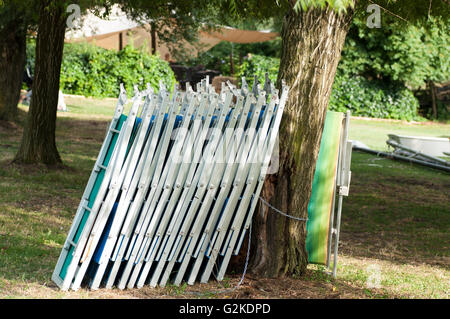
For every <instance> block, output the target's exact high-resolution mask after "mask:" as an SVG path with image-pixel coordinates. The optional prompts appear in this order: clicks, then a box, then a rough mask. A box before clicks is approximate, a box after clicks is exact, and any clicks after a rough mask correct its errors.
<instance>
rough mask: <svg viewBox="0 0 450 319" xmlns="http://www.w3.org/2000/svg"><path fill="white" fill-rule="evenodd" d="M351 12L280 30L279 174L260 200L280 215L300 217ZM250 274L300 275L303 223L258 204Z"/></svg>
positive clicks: (292, 20) (309, 15)
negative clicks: (283, 94) (283, 99)
mask: <svg viewBox="0 0 450 319" xmlns="http://www.w3.org/2000/svg"><path fill="white" fill-rule="evenodd" d="M352 16H353V12H351V10H349V11H347V12H346V13H342V14H338V13H337V12H335V11H333V10H331V9H329V8H325V9H320V8H319V9H309V10H308V11H299V12H295V11H294V10H293V9H292V7H291V9H290V10H289V11H288V13H287V14H286V16H285V19H284V22H283V28H282V34H281V36H282V53H281V61H280V70H279V74H278V80H277V86H278V87H281V80H282V79H283V80H285V82H286V84H287V85H288V86H289V87H290V92H289V97H288V101H287V104H286V108H285V111H284V115H283V120H282V122H281V125H280V131H279V142H280V154H279V171H278V173H277V174H276V175H270V176H268V177H267V178H266V182H265V184H264V188H263V191H262V194H261V195H262V196H263V198H264V199H265V200H266V201H268V202H269V203H270V204H271V205H273V206H274V207H277V208H278V209H280V210H281V211H284V212H285V213H287V214H289V215H292V216H296V217H300V218H306V217H307V215H308V205H309V200H310V196H311V188H312V181H313V177H314V170H315V164H316V160H317V156H318V153H319V148H320V139H321V136H322V130H323V125H324V119H325V114H326V111H327V108H328V103H329V99H330V93H331V88H332V85H333V82H334V76H335V73H336V68H337V65H338V62H339V60H340V55H341V50H342V47H343V45H344V41H345V37H346V34H347V32H348V29H349V26H350V22H351V20H352ZM253 224H254V226H255V227H254V228H255V229H254V231H253V234H252V235H253V236H252V246H253V249H252V255H251V256H252V259H251V260H250V269H251V272H252V273H253V274H255V275H258V276H263V277H281V276H283V275H293V274H297V275H301V274H302V273H303V272H304V271H305V269H306V266H307V264H308V256H307V252H306V247H305V243H306V222H304V221H297V220H294V219H289V218H286V217H284V216H281V215H279V214H277V213H276V212H274V211H272V210H271V209H269V208H268V207H266V206H263V205H261V204H260V205H259V207H258V209H257V211H256V212H255V216H254V222H253Z"/></svg>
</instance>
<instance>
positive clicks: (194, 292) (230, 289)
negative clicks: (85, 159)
mask: <svg viewBox="0 0 450 319" xmlns="http://www.w3.org/2000/svg"><path fill="white" fill-rule="evenodd" d="M254 196H255V195H253V197H254ZM259 199H260V200H261V202H263V204H265V205H266V206H268V207H269V208H271V209H273V210H274V211H275V212H277V213H278V214H280V215H283V216H285V217H288V218H291V219H295V220H298V221H307V220H308V218H300V217H296V216H292V215H288V214H286V213H283V212H282V211H281V210H279V209H277V208H275V207H273V206H272V205H270V204H269V203H268V202H267V201H265V200H264V199H263V198H262V197H261V196H260V197H259ZM251 238H252V224H251V223H250V227H249V229H248V245H247V256H246V257H245V265H244V270H243V272H242V276H241V279H240V280H239V282H238V283H237V285H236V286H235V287H233V288H229V289H223V290H219V291H215V292H213V293H214V294H221V293H226V292H232V291H234V290H236V289H238V288H239V287H240V286H241V284H242V283H243V282H244V279H245V275H246V273H247V267H248V261H249V257H250V243H251ZM216 267H217V265H216ZM216 269H217V268H216ZM213 275H214V273H213ZM214 276H215V275H214ZM216 279H217V278H216ZM186 293H187V294H192V295H203V294H204V293H201V292H196V291H188V292H186Z"/></svg>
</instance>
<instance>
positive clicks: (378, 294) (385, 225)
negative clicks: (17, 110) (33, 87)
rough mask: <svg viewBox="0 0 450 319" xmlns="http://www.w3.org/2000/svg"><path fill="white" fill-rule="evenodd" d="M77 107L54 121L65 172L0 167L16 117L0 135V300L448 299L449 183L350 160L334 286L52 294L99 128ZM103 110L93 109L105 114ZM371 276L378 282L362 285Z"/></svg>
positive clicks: (310, 280) (311, 274)
mask: <svg viewBox="0 0 450 319" xmlns="http://www.w3.org/2000/svg"><path fill="white" fill-rule="evenodd" d="M85 103H86V101H82V102H80V104H79V105H75V106H72V110H75V111H74V112H73V113H65V114H61V115H60V116H59V118H58V124H57V146H58V149H59V151H60V154H61V156H62V158H63V161H64V163H65V164H66V165H67V166H68V168H64V169H58V170H55V169H48V168H46V167H44V166H17V165H12V164H9V163H10V161H11V159H12V158H13V156H14V154H15V152H16V151H17V148H18V145H19V142H20V138H21V133H22V128H21V125H23V119H24V116H25V112H21V114H20V116H21V120H20V121H19V124H18V125H16V126H14V125H13V126H7V125H3V126H0V298H23V297H25V298H234V299H235V298H244V299H247V298H252V299H253V298H283V299H284V298H416V297H419V298H448V297H449V290H448V287H449V286H450V281H449V278H450V275H449V274H450V269H449V245H450V243H449V234H448V229H450V205H449V204H450V198H449V193H448V189H449V186H450V175H449V174H446V173H442V172H438V171H434V170H431V169H427V168H420V167H417V166H411V165H409V164H404V163H400V162H394V161H391V160H388V159H381V158H377V157H374V156H372V155H368V154H363V153H357V152H354V153H353V161H352V171H353V175H352V185H351V189H350V197H349V198H346V199H345V200H344V209H343V215H342V228H341V245H340V254H339V267H338V278H337V279H336V280H335V279H332V278H331V276H329V275H328V274H326V273H325V272H324V269H323V267H321V266H315V265H310V266H309V267H308V270H307V273H306V274H305V275H303V276H302V277H300V278H281V279H262V278H255V277H253V276H252V275H251V273H248V274H246V276H245V280H244V282H243V283H242V285H241V286H240V287H239V288H237V289H233V287H235V286H236V285H237V283H238V282H239V280H240V278H241V273H242V271H240V270H239V269H240V268H236V270H235V272H233V273H229V274H227V276H226V278H225V280H224V281H222V282H220V283H219V282H217V281H215V280H211V281H210V282H209V283H208V284H196V285H194V286H187V285H182V286H180V287H175V286H172V285H169V286H167V287H163V288H156V289H154V288H149V287H144V288H142V289H132V290H124V291H120V290H118V289H112V290H106V289H100V290H98V291H89V290H87V289H80V290H79V291H77V292H62V291H60V290H59V289H58V288H57V286H56V285H55V284H54V283H53V282H51V274H52V272H53V269H54V266H55V264H56V261H57V259H58V257H59V254H60V251H61V248H62V244H63V243H64V241H65V238H66V235H67V232H68V230H69V228H70V225H71V223H72V220H73V217H74V214H75V212H76V208H77V206H78V203H79V200H80V198H81V195H82V193H83V190H84V187H85V184H86V182H87V179H88V178H89V174H90V172H91V169H92V167H93V165H94V162H95V158H96V156H97V153H98V150H99V148H100V145H101V143H102V141H103V138H104V136H105V133H106V127H107V124H108V121H109V118H108V115H102V114H101V112H97V113H95V112H94V113H91V111H90V110H91V108H92V105H87V106H86V105H85ZM113 105H114V104H113V103H112V106H110V107H109V108H108V106H107V105H106V106H105V105H103V106H102V107H104V108H105V109H106V110H108V112H109V111H110V110H112V109H113ZM70 109H71V105H70V104H69V110H70ZM23 110H26V109H25V108H23ZM102 112H103V111H102ZM111 113H112V111H111ZM90 114H92V116H90ZM90 117H93V118H94V119H92V120H88V119H87V118H90ZM383 125H385V124H383ZM393 125H394V124H393ZM439 128H440V126H439ZM439 128H437V129H439ZM241 269H242V268H241ZM374 269H375V275H379V276H380V278H379V280H378V281H377V280H375V285H369V284H368V283H372V279H373V278H372V277H373V276H372V275H373V274H374V272H373V271H374ZM377 278H378V277H375V279H377Z"/></svg>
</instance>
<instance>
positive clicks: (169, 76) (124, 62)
mask: <svg viewBox="0 0 450 319" xmlns="http://www.w3.org/2000/svg"><path fill="white" fill-rule="evenodd" d="M33 46H34V44H33V43H32V42H31V43H28V47H29V50H28V54H27V59H28V61H29V63H30V65H34V47H33ZM160 80H162V81H163V83H164V84H165V85H166V87H167V88H168V89H172V88H173V86H174V84H175V81H176V80H175V75H174V73H173V71H172V69H171V68H170V66H169V64H168V63H167V62H166V61H164V60H162V59H160V58H159V57H158V56H155V55H149V54H147V53H145V52H142V51H141V50H137V49H134V48H132V47H131V46H126V47H125V48H124V49H123V50H121V51H113V50H106V49H103V48H100V47H97V46H93V45H90V44H86V43H83V44H65V46H64V55H63V62H62V65H61V79H60V88H61V90H62V91H63V92H64V93H67V94H77V95H84V96H93V97H117V96H118V95H119V91H120V83H124V85H125V88H126V90H127V91H128V92H133V85H135V84H137V85H138V87H139V89H141V90H142V89H145V87H146V84H147V83H150V84H151V85H152V87H153V88H154V89H155V90H158V88H159V81H160Z"/></svg>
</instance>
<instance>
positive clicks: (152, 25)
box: [150, 22, 156, 55]
mask: <svg viewBox="0 0 450 319" xmlns="http://www.w3.org/2000/svg"><path fill="white" fill-rule="evenodd" d="M150 28H151V29H150V36H151V40H152V43H151V44H152V54H153V55H155V54H156V23H154V22H152V23H150Z"/></svg>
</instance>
